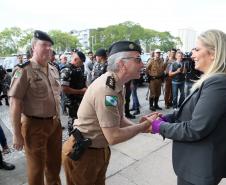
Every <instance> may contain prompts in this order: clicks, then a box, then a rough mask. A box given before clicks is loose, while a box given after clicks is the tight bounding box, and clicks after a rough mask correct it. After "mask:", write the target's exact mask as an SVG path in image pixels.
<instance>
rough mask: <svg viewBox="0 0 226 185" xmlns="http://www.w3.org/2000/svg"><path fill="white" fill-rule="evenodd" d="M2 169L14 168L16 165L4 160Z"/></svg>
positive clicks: (1, 165) (0, 167)
mask: <svg viewBox="0 0 226 185" xmlns="http://www.w3.org/2000/svg"><path fill="white" fill-rule="evenodd" d="M0 169H3V170H14V169H15V166H14V165H13V164H10V163H7V162H5V161H2V162H1V164H0Z"/></svg>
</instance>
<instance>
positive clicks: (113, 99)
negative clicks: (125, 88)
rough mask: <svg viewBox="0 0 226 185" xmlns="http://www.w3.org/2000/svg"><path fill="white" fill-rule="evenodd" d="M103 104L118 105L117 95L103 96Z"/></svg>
mask: <svg viewBox="0 0 226 185" xmlns="http://www.w3.org/2000/svg"><path fill="white" fill-rule="evenodd" d="M105 105H106V106H109V107H116V106H117V105H118V97H117V96H105Z"/></svg>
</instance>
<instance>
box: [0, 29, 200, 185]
mask: <svg viewBox="0 0 226 185" xmlns="http://www.w3.org/2000/svg"><path fill="white" fill-rule="evenodd" d="M52 45H53V41H52V39H51V38H50V37H49V36H48V35H47V34H46V33H45V32H42V31H39V30H37V31H35V32H34V38H33V40H32V53H31V52H30V54H31V56H30V57H31V58H28V60H27V61H20V62H19V63H18V65H17V66H16V67H15V69H14V71H13V74H12V75H13V77H12V82H11V87H10V89H9V83H10V82H9V83H8V86H7V87H8V89H7V91H8V90H9V92H8V95H9V97H10V115H11V119H12V125H13V130H14V138H13V143H14V148H16V149H18V150H21V149H22V148H23V146H24V147H25V153H26V158H27V163H28V167H27V168H28V181H29V184H30V185H32V184H40V185H41V184H43V178H42V177H43V175H44V173H43V170H44V168H45V167H46V168H45V175H46V181H47V183H49V184H51V183H52V184H56V185H57V184H60V180H59V179H58V178H59V177H58V174H59V170H60V156H59V155H53V152H56V153H57V154H59V153H60V151H61V150H62V146H61V142H62V139H61V138H62V133H61V132H62V130H61V129H62V127H61V124H60V119H59V115H60V114H59V111H60V109H59V107H58V103H59V105H61V108H62V111H63V113H64V114H68V117H69V119H68V133H69V136H73V140H69V141H68V142H69V145H70V142H71V141H72V143H73V142H74V141H75V140H77V145H79V147H78V148H79V151H74V152H75V154H74V156H72V158H74V159H75V160H77V158H79V157H80V153H82V152H83V149H84V148H83V147H88V146H90V145H91V147H89V148H90V149H91V153H92V155H93V154H94V153H95V152H97V150H96V149H103V148H104V149H103V150H98V155H99V154H100V155H103V158H106V157H107V159H105V160H106V161H104V163H106V164H104V166H105V168H107V165H108V162H109V158H110V151H109V147H103V146H105V145H106V146H107V144H106V143H107V141H106V140H104V142H103V143H102V144H100V143H98V142H97V143H93V144H91V141H90V140H88V139H85V138H84V137H83V135H85V136H86V134H87V136H90V137H91V138H92V137H94V138H98V137H100V136H101V135H103V133H102V131H103V130H105V129H106V128H105V127H109V124H110V123H108V122H106V121H107V120H108V119H109V118H112V119H113V120H114V119H116V120H121V119H122V121H119V122H120V124H122V123H123V124H124V125H123V127H127V126H129V125H131V122H130V121H129V120H128V119H125V118H124V116H123V114H125V116H126V117H127V118H135V116H134V115H131V114H130V109H129V107H130V106H129V100H130V95H131V86H136V83H135V81H133V80H132V79H134V78H139V71H138V70H141V68H142V67H144V66H143V63H142V60H141V58H140V54H141V48H140V46H139V45H137V44H136V43H133V42H129V41H121V42H117V43H116V44H115V45H114V44H113V45H112V47H110V54H111V55H112V56H114V57H115V56H117V55H118V53H121V55H122V56H124V57H123V58H122V59H121V60H125V61H126V60H129V61H134V62H135V63H132V64H133V65H137V66H127V67H128V69H130V70H128V71H127V69H125V67H123V66H120V71H118V69H117V70H116V68H115V67H116V66H114V64H111V65H110V67H109V66H108V64H109V63H108V54H107V51H106V50H105V49H102V48H100V49H98V50H97V51H96V53H95V55H94V53H93V52H91V51H90V52H89V53H88V60H87V59H86V56H85V55H84V53H83V52H81V51H79V50H72V53H71V61H67V57H66V56H65V55H61V56H60V63H58V62H57V61H56V58H55V54H56V53H55V52H54V51H51V57H50V61H49V62H48V63H46V62H45V61H48V55H49V51H50V49H49V48H51V46H52ZM43 48H44V49H43ZM124 51H126V52H124ZM108 52H109V51H108ZM129 52H130V55H131V54H133V55H134V56H133V57H131V56H127V55H128V53H129ZM160 54H161V51H160V50H159V49H157V50H155V52H154V55H153V56H151V57H150V59H149V61H148V64H147V66H146V72H147V75H148V79H149V91H150V93H149V103H150V110H152V111H155V110H156V109H162V108H161V107H159V105H158V102H159V97H160V95H161V87H162V84H163V82H164V81H165V88H164V89H165V93H164V95H165V105H166V108H169V107H170V106H173V108H177V107H178V106H180V103H181V102H182V101H183V99H184V96H183V92H182V88H184V84H185V82H189V84H188V85H189V87H190V85H191V83H192V82H193V80H195V79H193V77H197V74H196V73H194V74H192V75H191V76H190V77H188V75H189V74H190V73H193V72H194V66H192V65H193V62H192V59H191V58H186V59H185V58H184V57H183V54H182V52H180V51H179V50H178V51H176V50H174V49H172V50H171V51H170V53H169V56H168V57H167V58H166V60H165V61H163V60H162V58H161V57H160V56H161V55H160ZM112 56H111V57H112ZM114 57H113V58H110V59H111V60H110V62H113V63H114V62H115V61H117V60H116V58H114ZM117 62H118V63H119V64H120V65H122V64H121V63H120V61H117ZM123 65H124V64H123ZM107 68H110V69H112V72H111V73H109V72H107ZM115 73H118V74H119V76H115ZM127 73H128V74H127ZM137 73H138V74H137ZM102 74H105V76H103V75H102ZM6 75H7V72H6V71H4V78H3V81H4V80H5V79H6ZM101 75H102V78H101V80H100V79H99V81H100V82H97V83H95V85H97V87H98V86H99V85H101V83H102V81H103V83H105V81H106V87H107V89H104V91H106V92H107V93H109V94H106V95H105V97H103V98H102V99H105V103H104V105H102V104H101V105H100V107H102V108H103V110H104V111H106V112H101V110H99V109H98V108H97V109H96V110H95V109H94V110H95V111H96V113H95V114H97V115H96V116H97V117H98V116H100V118H99V117H98V119H101V120H103V125H101V126H102V127H103V128H104V129H103V128H102V131H101V130H99V127H96V129H97V130H99V131H98V132H97V133H98V134H99V135H93V134H94V133H89V130H86V128H85V127H84V128H83V126H84V125H86V126H87V127H89V122H90V121H91V117H93V116H94V115H89V113H88V112H87V113H86V115H87V116H88V117H89V116H90V118H87V117H86V119H85V118H83V117H82V115H81V116H80V118H79V119H80V120H82V121H83V122H84V125H82V127H79V124H80V123H77V124H78V127H79V128H80V129H81V130H82V133H83V135H82V134H81V133H80V131H78V129H77V130H76V129H74V127H73V124H75V122H76V121H75V120H77V118H78V110H79V107H80V105H81V102H82V99H83V97H84V95H85V93H86V92H87V90H88V86H91V85H92V84H93V83H94V81H96V80H97V79H98V77H100V76H101ZM121 75H122V76H121ZM123 75H124V76H123ZM128 76H129V77H128ZM120 77H121V78H122V79H120ZM118 78H119V81H120V80H121V81H122V82H127V81H128V82H127V83H123V84H121V83H119V84H117V83H118V82H117V81H118ZM125 79H126V80H125ZM99 83H100V84H99ZM2 84H3V83H2V82H1V86H0V90H1V91H2V90H3V88H2ZM131 84H132V85H131ZM122 85H125V87H126V88H125V91H126V92H125V96H124V97H122V95H123V93H122ZM100 87H101V86H100ZM136 88H137V86H136ZM136 88H134V89H135V90H136ZM60 89H61V90H60ZM89 89H92V90H93V89H95V88H94V87H92V88H89ZM178 89H179V90H180V94H181V96H180V100H179V103H177V94H178ZM1 91H0V93H1ZM58 92H60V94H58ZM95 93H96V94H95ZM98 93H99V94H98ZM101 93H102V92H98V91H97V92H96V90H93V91H91V90H90V91H89V92H88V94H89V97H87V100H86V101H87V102H86V103H87V104H86V105H83V107H82V108H81V109H80V111H81V110H82V111H84V112H85V111H88V110H89V109H90V110H91V108H92V105H91V104H94V106H97V105H98V104H100V101H101V100H100V99H101V96H100V97H98V95H101ZM5 94H6V93H5V92H4V93H3V96H2V97H4V95H5ZM86 94H87V93H86ZM93 94H95V96H97V97H94V99H92V98H93ZM135 95H136V91H135ZM87 96H88V95H87ZM59 97H60V98H61V100H60V98H59ZM136 97H137V95H136ZM7 98H8V97H7ZM124 100H125V101H126V102H125V104H124V103H122V102H124ZM43 101H45V105H43ZM136 101H137V106H138V109H137V108H135V110H136V113H137V114H139V113H140V111H137V110H139V101H138V99H137V100H136ZM60 102H61V104H60ZM119 102H120V105H118V103H119ZM90 103H91V104H90ZM6 104H7V105H8V104H9V102H8V99H7V101H6ZM95 104H97V105H95ZM51 105H54V106H51ZM84 107H86V108H84ZM111 107H112V108H111ZM115 107H117V108H118V109H119V110H115ZM122 107H124V108H122ZM109 108H110V111H109ZM83 109H84V110H83ZM85 109H86V110H85ZM105 109H106V110H105ZM123 109H125V110H124V112H122V110H123ZM99 111H100V112H99ZM114 111H116V112H117V114H116V113H115V112H114ZM102 114H103V115H102ZM98 121H100V120H98ZM18 123H21V124H18ZM104 124H105V125H104ZM80 126H81V125H80ZM110 126H111V125H110ZM118 126H119V125H118ZM149 126H150V124H145V123H144V124H143V125H142V124H141V125H136V126H133V127H134V128H133V127H130V129H129V130H130V131H131V133H130V132H127V131H126V129H125V131H124V130H121V131H120V132H119V133H124V132H125V133H127V135H128V134H129V135H128V136H127V135H123V136H120V138H118V139H119V140H117V141H115V142H112V143H119V142H122V141H124V140H127V139H129V138H131V137H133V136H135V135H136V134H138V133H139V132H144V131H145V130H146V129H147V128H148V127H149ZM97 130H95V132H96V131H97ZM104 132H106V134H107V135H111V134H112V132H115V133H116V132H117V133H118V130H117V131H116V130H111V131H109V130H108V129H106V130H105V131H104ZM125 133H124V134H125ZM40 137H42V139H41V140H39V139H40ZM101 137H103V136H101ZM101 137H100V138H101ZM38 138H39V139H38ZM109 138H110V136H109ZM109 138H107V139H109ZM102 139H103V138H102ZM93 141H94V140H93ZM108 142H109V141H108ZM73 144H74V143H73ZM45 145H47V146H48V147H47V148H45V149H43V147H44V146H45ZM102 145H103V146H102ZM39 147H40V148H39ZM73 147H74V145H73ZM75 149H76V148H75ZM64 150H65V151H67V148H66V149H65V148H64ZM43 152H44V153H45V154H46V155H44V154H43ZM76 152H78V153H76ZM93 152H94V153H93ZM40 155H44V159H43V160H41V159H39V158H40ZM46 160H47V161H48V164H47V166H45V164H44V163H45V161H46ZM67 165H72V164H69V163H68V164H67ZM81 165H82V164H81ZM68 168H71V167H68ZM5 169H7V168H5ZM102 170H103V171H102V172H101V170H100V173H103V174H102V175H100V176H101V178H103V179H100V182H101V183H103V182H104V178H105V172H106V169H102ZM66 175H68V176H67V181H68V184H70V183H69V181H70V178H71V177H70V175H72V174H66ZM81 175H82V174H81ZM90 175H91V174H90ZM78 178H80V177H78ZM81 178H82V177H81ZM83 180H84V178H83ZM37 182H38V183H37ZM71 184H73V183H71Z"/></svg>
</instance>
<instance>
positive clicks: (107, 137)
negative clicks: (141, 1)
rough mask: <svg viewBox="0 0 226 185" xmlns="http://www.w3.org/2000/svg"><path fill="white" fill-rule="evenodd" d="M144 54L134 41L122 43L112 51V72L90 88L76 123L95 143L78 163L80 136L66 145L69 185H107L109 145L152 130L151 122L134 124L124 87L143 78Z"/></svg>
mask: <svg viewBox="0 0 226 185" xmlns="http://www.w3.org/2000/svg"><path fill="white" fill-rule="evenodd" d="M140 53H141V48H140V46H139V45H137V44H136V43H134V42H130V41H119V42H116V43H114V44H113V45H112V46H111V47H110V48H109V58H108V71H107V72H106V73H105V74H103V75H102V76H101V77H99V78H98V79H96V80H95V81H94V82H93V83H92V84H91V85H90V86H89V87H88V89H87V91H86V93H85V95H84V97H83V100H82V102H81V104H80V107H79V110H78V119H77V120H75V122H74V126H75V128H76V129H77V130H79V131H80V132H81V134H82V135H83V137H84V138H89V139H91V141H92V144H91V145H90V146H89V147H88V148H86V149H85V151H84V153H83V154H82V155H81V156H80V158H78V159H77V160H73V159H72V157H71V156H72V155H73V152H74V150H73V149H75V148H76V147H81V146H80V145H78V144H77V143H76V142H77V141H76V137H74V136H70V137H69V139H68V140H67V141H66V142H65V143H64V145H63V154H62V156H63V157H62V163H63V166H64V170H65V174H66V179H67V184H68V185H94V184H95V185H104V184H105V173H106V170H107V167H108V163H109V159H110V149H109V145H114V144H117V143H121V142H123V141H126V140H128V139H130V138H132V137H134V136H135V135H137V134H138V133H141V132H146V131H147V129H148V128H149V127H150V122H142V123H140V124H133V123H132V122H131V121H130V120H129V119H127V118H126V117H125V116H124V110H123V109H124V93H123V92H124V91H123V85H124V84H125V83H126V82H128V81H129V80H131V79H139V77H140V69H141V68H142V67H143V63H142V61H141V58H140ZM141 121H142V120H141ZM80 143H81V142H80ZM73 146H74V148H73Z"/></svg>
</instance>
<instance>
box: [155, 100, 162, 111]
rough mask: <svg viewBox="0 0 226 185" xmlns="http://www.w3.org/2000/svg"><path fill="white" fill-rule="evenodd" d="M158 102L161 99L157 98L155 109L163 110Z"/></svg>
mask: <svg viewBox="0 0 226 185" xmlns="http://www.w3.org/2000/svg"><path fill="white" fill-rule="evenodd" d="M158 101H159V98H155V108H156V109H158V110H162V108H161V107H159V105H158Z"/></svg>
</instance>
